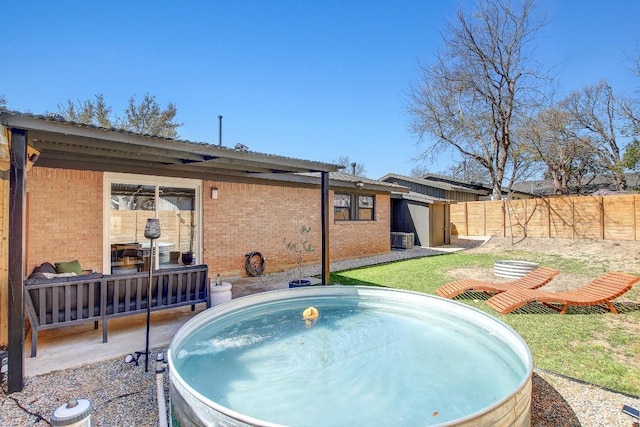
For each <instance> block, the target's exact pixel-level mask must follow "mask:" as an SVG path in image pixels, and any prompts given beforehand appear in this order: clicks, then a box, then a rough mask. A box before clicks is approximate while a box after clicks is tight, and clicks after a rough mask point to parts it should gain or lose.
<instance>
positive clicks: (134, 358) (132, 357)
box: [124, 351, 144, 366]
mask: <svg viewBox="0 0 640 427" xmlns="http://www.w3.org/2000/svg"><path fill="white" fill-rule="evenodd" d="M143 354H144V351H136V352H135V353H134V354H131V353H129V354H127V355H126V356H125V357H124V363H130V364H132V365H135V366H138V365H139V363H138V360H139V359H140V356H142V355H143Z"/></svg>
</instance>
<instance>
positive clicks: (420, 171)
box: [409, 165, 429, 178]
mask: <svg viewBox="0 0 640 427" xmlns="http://www.w3.org/2000/svg"><path fill="white" fill-rule="evenodd" d="M428 173H429V168H428V167H427V166H425V165H418V166H415V167H413V169H411V171H410V172H409V176H413V177H415V178H420V177H421V176H425V175H426V174H428Z"/></svg>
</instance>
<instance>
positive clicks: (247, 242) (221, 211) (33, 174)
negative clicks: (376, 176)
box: [0, 110, 407, 345]
mask: <svg viewBox="0 0 640 427" xmlns="http://www.w3.org/2000/svg"><path fill="white" fill-rule="evenodd" d="M0 125H1V126H0V135H2V137H3V138H2V141H1V142H2V143H4V147H5V148H7V147H10V151H11V155H12V162H11V168H10V171H9V170H7V171H6V172H0V174H1V175H0V178H2V181H3V184H4V185H3V186H2V187H1V189H2V192H3V199H4V204H3V212H4V218H5V219H6V221H5V222H3V225H2V230H3V231H2V232H3V237H4V239H3V241H2V247H1V248H2V260H3V261H2V265H3V269H4V271H5V272H7V270H8V275H7V273H5V274H3V275H1V276H0V312H1V313H2V315H1V316H0V317H2V322H1V326H2V327H1V328H0V345H3V344H5V343H6V337H7V335H6V331H7V320H6V313H7V310H6V307H7V305H8V296H7V295H8V293H9V294H11V292H10V291H9V292H8V289H9V286H12V287H13V288H12V289H13V291H14V292H20V291H19V288H18V286H21V282H22V278H24V277H26V276H27V275H28V274H29V273H30V272H31V271H32V270H33V268H34V267H36V266H37V265H39V264H41V263H43V262H57V261H71V260H78V261H79V262H80V264H81V265H82V267H83V268H84V269H88V270H96V271H100V272H103V273H106V274H118V273H120V272H130V271H143V270H145V269H147V270H148V267H149V263H150V260H149V250H148V245H149V244H148V241H147V240H146V239H145V238H144V226H145V224H146V220H147V218H150V217H154V218H159V219H160V225H161V230H162V235H161V237H160V238H159V239H158V241H157V242H158V247H159V251H158V253H156V254H155V257H154V260H152V261H154V265H156V266H157V267H158V268H162V267H164V266H172V265H176V264H177V265H179V264H180V263H181V262H182V254H183V253H185V252H189V253H191V255H192V256H193V257H194V258H195V261H194V262H195V263H204V264H207V265H208V266H209V271H210V274H211V275H212V276H213V277H215V275H216V274H218V273H219V274H220V275H222V276H223V277H229V276H237V275H246V272H245V262H246V256H245V255H246V254H247V253H249V252H251V251H258V252H260V253H261V254H263V256H264V257H265V258H266V272H276V271H282V270H284V269H288V268H291V267H293V266H294V265H295V263H296V260H295V257H294V256H293V255H292V254H291V253H290V252H289V251H288V250H287V247H286V242H287V241H290V240H294V239H295V238H296V237H297V233H298V230H299V229H300V227H301V226H303V225H306V226H310V227H311V233H310V235H309V238H310V241H311V243H312V245H313V248H314V251H313V252H311V253H309V256H308V257H307V258H306V259H305V261H304V262H305V264H309V263H318V262H322V264H323V278H324V273H325V272H326V271H327V270H328V268H327V267H328V262H329V261H337V260H344V259H348V258H355V257H361V256H369V255H376V254H384V253H387V252H389V251H390V242H389V223H390V199H391V192H392V191H397V192H402V191H405V192H406V191H407V189H404V188H402V187H400V186H398V185H394V184H390V183H384V182H379V181H374V180H368V179H366V178H357V177H353V176H351V175H348V174H343V173H339V172H338V169H339V167H338V166H336V165H332V164H328V163H322V162H315V161H309V160H300V159H293V158H288V157H283V156H275V155H270V154H262V153H256V152H253V151H248V150H246V149H241V150H236V149H232V148H227V147H223V146H219V145H210V144H204V143H195V142H190V141H181V140H171V139H167V138H159V137H154V136H150V135H139V134H133V133H130V132H126V131H122V130H114V129H104V128H99V127H95V126H89V125H84V124H80V123H74V122H69V121H65V120H63V119H60V118H59V117H48V116H40V115H31V114H24V113H18V112H9V111H1V110H0ZM0 145H2V144H0ZM5 152H7V150H5ZM8 166H9V165H8V163H5V170H6V169H7V168H8ZM9 183H11V191H9V187H10V186H9ZM325 242H326V243H327V244H326V246H325V245H324V244H323V243H325ZM9 254H11V256H9ZM325 258H326V260H325Z"/></svg>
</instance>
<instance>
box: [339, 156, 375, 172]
mask: <svg viewBox="0 0 640 427" xmlns="http://www.w3.org/2000/svg"><path fill="white" fill-rule="evenodd" d="M332 162H333V163H335V164H336V165H340V166H342V167H344V170H345V172H346V173H349V174H351V175H356V176H366V175H365V174H366V173H367V171H366V169H365V168H364V165H363V164H362V163H357V162H353V161H351V159H350V158H349V156H342V157H339V158H338V159H335V160H332Z"/></svg>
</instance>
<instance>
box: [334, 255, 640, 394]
mask: <svg viewBox="0 0 640 427" xmlns="http://www.w3.org/2000/svg"><path fill="white" fill-rule="evenodd" d="M497 259H526V260H528V261H535V262H539V263H540V264H541V265H546V266H549V267H553V268H557V269H559V270H560V271H562V272H566V273H584V274H588V275H591V276H594V277H595V276H598V275H600V274H602V273H604V272H605V271H606V265H596V264H594V263H590V264H589V265H586V264H584V263H580V262H576V261H573V260H569V259H566V258H563V257H559V256H556V255H554V256H550V255H546V256H545V255H540V254H534V253H528V252H520V251H508V252H503V253H500V254H492V255H486V254H467V253H464V252H458V253H453V254H447V255H439V256H430V257H426V258H418V259H412V260H406V261H399V262H395V263H390V264H383V265H377V266H371V267H366V268H360V269H356V270H349V271H343V272H339V273H332V274H331V283H340V284H343V285H367V286H385V287H392V288H396V289H406V290H410V291H417V292H423V293H427V294H434V295H435V291H436V289H437V288H438V287H439V286H440V285H442V284H444V283H447V282H448V281H451V280H453V278H452V277H450V276H449V275H447V271H449V270H451V269H454V268H462V267H469V266H477V267H489V268H492V267H493V263H494V261H495V260H497ZM639 288H640V286H636V287H635V288H634V289H632V290H631V291H629V292H628V293H627V294H625V295H624V296H623V297H622V298H624V299H625V300H630V301H633V302H634V303H633V304H630V305H629V306H628V309H626V310H622V311H621V313H620V314H619V315H617V316H616V315H613V314H611V313H605V312H603V310H600V309H597V308H595V309H592V308H573V309H572V308H570V309H569V311H568V313H567V314H565V315H560V314H559V313H557V312H556V311H553V310H551V309H548V308H545V307H543V306H540V305H537V304H535V305H531V307H527V309H526V310H518V311H515V312H513V313H511V314H508V315H500V314H498V313H496V312H495V311H493V310H492V309H491V308H489V307H488V306H487V305H486V304H485V303H484V299H486V296H484V295H483V294H481V293H476V292H469V293H466V294H464V295H462V296H461V297H458V298H457V300H458V301H460V302H463V303H465V304H468V305H471V306H473V307H476V308H479V309H481V310H484V311H486V312H488V313H491V314H492V315H495V316H496V317H498V318H499V319H500V320H502V321H504V322H505V323H507V324H509V325H511V327H513V328H514V329H515V330H516V331H517V332H518V333H519V334H520V335H521V336H522V337H523V338H524V339H525V341H526V342H527V343H528V344H529V347H530V348H531V352H532V353H533V357H534V364H535V366H536V367H538V368H542V369H545V370H548V371H552V372H556V373H559V374H563V375H567V376H569V377H572V378H576V379H579V380H583V381H587V382H589V383H593V384H598V385H601V386H604V387H607V388H610V389H613V390H617V391H620V392H624V393H628V394H632V395H638V394H640V361H639V358H638V355H640V339H639V338H638V336H640V308H639V304H638V295H639V294H640V290H639Z"/></svg>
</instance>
